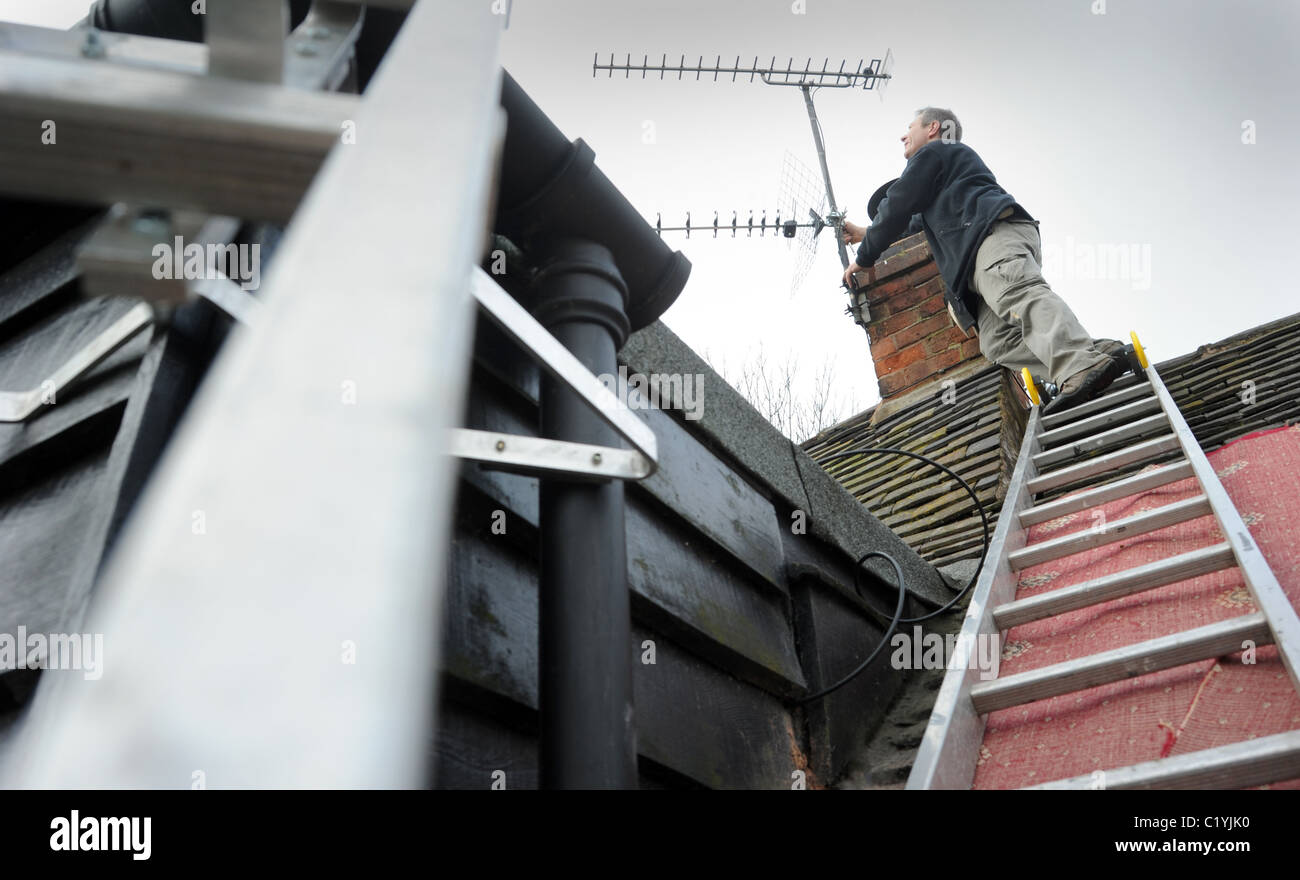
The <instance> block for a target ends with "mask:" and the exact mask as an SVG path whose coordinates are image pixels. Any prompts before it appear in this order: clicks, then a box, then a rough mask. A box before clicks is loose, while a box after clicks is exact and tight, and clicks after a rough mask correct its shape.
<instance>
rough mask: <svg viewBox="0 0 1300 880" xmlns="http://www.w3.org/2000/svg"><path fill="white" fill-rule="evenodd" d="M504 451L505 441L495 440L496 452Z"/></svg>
mask: <svg viewBox="0 0 1300 880" xmlns="http://www.w3.org/2000/svg"><path fill="white" fill-rule="evenodd" d="M505 451H506V441H504V440H498V441H497V452H505Z"/></svg>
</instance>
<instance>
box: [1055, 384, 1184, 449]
mask: <svg viewBox="0 0 1300 880" xmlns="http://www.w3.org/2000/svg"><path fill="white" fill-rule="evenodd" d="M1121 393H1122V392H1121ZM1156 412H1160V401H1159V400H1157V399H1156V397H1155V395H1153V394H1149V395H1147V396H1146V397H1141V398H1138V399H1137V400H1134V401H1132V402H1131V403H1126V404H1124V405H1123V406H1117V407H1115V408H1113V409H1107V410H1103V411H1101V412H1099V413H1096V414H1095V415H1091V416H1088V417H1087V418H1083V419H1079V420H1078V421H1075V422H1070V423H1069V424H1068V425H1064V426H1062V427H1060V428H1056V429H1054V430H1051V431H1044V432H1042V433H1041V434H1039V435H1038V442H1039V444H1040V446H1041V447H1042V448H1043V449H1046V448H1048V447H1049V446H1058V445H1060V444H1061V443H1064V442H1065V441H1067V440H1073V439H1074V438H1075V437H1086V436H1087V435H1089V434H1095V433H1097V432H1098V431H1101V430H1103V429H1105V428H1107V427H1110V426H1113V425H1126V424H1130V423H1131V422H1132V421H1133V420H1134V419H1136V418H1139V417H1140V416H1145V415H1149V414H1151V413H1156Z"/></svg>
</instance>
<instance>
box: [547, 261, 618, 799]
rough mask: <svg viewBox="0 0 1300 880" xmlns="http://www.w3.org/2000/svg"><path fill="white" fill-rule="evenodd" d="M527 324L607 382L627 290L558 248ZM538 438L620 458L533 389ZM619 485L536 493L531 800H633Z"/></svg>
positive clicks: (585, 414) (583, 420)
mask: <svg viewBox="0 0 1300 880" xmlns="http://www.w3.org/2000/svg"><path fill="white" fill-rule="evenodd" d="M531 292H532V301H533V313H534V314H535V315H536V316H537V320H538V321H540V322H541V323H542V325H543V326H545V327H546V328H547V329H548V330H549V331H550V332H551V333H552V334H553V335H554V336H555V338H556V339H558V340H559V341H560V343H561V344H563V345H564V347H565V348H567V349H569V351H571V352H573V354H574V355H575V356H576V357H577V358H578V360H580V361H582V363H583V365H584V366H586V367H587V369H589V370H590V371H591V372H592V373H593V374H595V375H597V376H599V375H601V374H603V373H605V374H610V375H613V374H616V373H617V372H618V362H617V360H616V358H615V354H616V353H617V352H618V350H619V348H621V347H622V345H623V343H624V342H625V341H626V340H627V337H628V333H629V331H630V324H629V322H628V317H627V286H626V285H625V284H624V282H623V278H622V276H621V275H620V274H619V271H618V267H617V266H616V265H614V259H613V257H612V256H611V255H610V252H609V250H608V249H607V248H605V247H603V246H602V245H599V244H595V243H593V242H590V241H585V240H583V239H565V240H562V241H559V242H556V243H555V245H554V246H553V247H550V248H548V254H547V259H546V260H545V262H543V264H542V265H541V267H540V268H539V269H538V270H537V273H536V274H535V276H534V279H533V287H532V291H531ZM540 427H541V434H542V436H544V437H550V438H554V439H556V440H571V441H576V442H581V443H591V444H597V445H602V446H621V445H622V444H621V442H620V439H619V436H618V434H617V433H616V432H615V431H614V430H613V429H612V428H610V427H608V426H607V425H606V424H605V423H604V421H603V420H601V419H600V417H599V416H597V415H596V414H595V413H593V412H592V410H591V408H590V407H589V406H587V405H586V404H585V403H584V402H583V401H582V399H581V398H580V397H578V395H576V394H574V393H573V392H572V391H571V390H569V388H568V387H567V386H565V385H564V384H563V383H560V382H558V381H556V380H554V379H552V378H550V377H549V376H545V375H544V376H543V379H542V384H541V426H540ZM623 492H624V487H623V482H622V481H621V480H601V481H599V482H575V481H571V480H564V479H544V480H542V481H541V533H542V542H541V581H540V595H539V606H540V615H539V618H540V619H539V622H540V633H539V644H540V659H541V665H540V670H539V674H538V678H539V681H538V685H539V695H540V703H541V784H542V787H543V788H635V787H636V743H635V728H634V727H633V725H632V723H631V722H632V656H633V646H632V632H631V608H630V606H629V601H628V589H627V538H626V531H625V529H624V519H623V511H624V508H623Z"/></svg>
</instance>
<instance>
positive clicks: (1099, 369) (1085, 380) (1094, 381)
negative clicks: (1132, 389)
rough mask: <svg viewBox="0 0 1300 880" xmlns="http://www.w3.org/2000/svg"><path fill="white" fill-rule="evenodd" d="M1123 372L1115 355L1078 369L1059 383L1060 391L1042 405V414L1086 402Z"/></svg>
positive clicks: (1121, 364)
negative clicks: (1091, 365)
mask: <svg viewBox="0 0 1300 880" xmlns="http://www.w3.org/2000/svg"><path fill="white" fill-rule="evenodd" d="M1123 373H1124V362H1123V361H1122V360H1120V359H1119V358H1117V357H1111V356H1109V355H1108V356H1107V357H1106V362H1105V363H1101V364H1097V366H1095V367H1089V368H1088V369H1086V370H1080V371H1079V372H1077V373H1075V374H1074V375H1073V376H1071V377H1070V378H1068V379H1066V380H1065V381H1064V382H1062V383H1061V393H1060V394H1058V395H1057V396H1056V397H1055V398H1053V399H1052V401H1051V402H1050V403H1048V404H1047V405H1046V406H1044V407H1043V411H1042V415H1045V416H1049V415H1051V414H1052V413H1056V412H1060V411H1061V410H1066V409H1069V408H1070V407H1072V406H1078V405H1079V404H1081V403H1086V402H1088V401H1089V400H1092V399H1093V398H1094V397H1097V396H1098V395H1100V394H1101V393H1102V392H1103V391H1105V390H1106V388H1107V387H1109V385H1110V383H1112V382H1114V381H1115V380H1116V379H1118V378H1119V377H1120V376H1121V375H1122V374H1123Z"/></svg>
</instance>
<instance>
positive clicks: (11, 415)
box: [0, 303, 153, 422]
mask: <svg viewBox="0 0 1300 880" xmlns="http://www.w3.org/2000/svg"><path fill="white" fill-rule="evenodd" d="M151 323H153V309H152V308H151V307H150V306H149V304H148V303H140V304H139V305H137V306H135V307H134V308H132V309H131V310H130V311H129V312H127V313H126V314H125V315H123V316H122V317H120V318H118V319H117V320H116V321H114V322H113V323H112V324H111V325H110V326H109V327H108V329H106V330H105V331H104V332H103V333H100V334H99V335H98V336H96V337H95V338H94V339H93V340H91V341H90V343H89V344H88V345H86V347H85V348H83V349H81V350H80V351H78V352H77V353H76V354H74V355H73V356H72V357H70V358H68V360H67V361H66V362H65V363H64V364H63V366H61V367H59V368H58V369H57V370H55V371H54V372H53V373H51V374H50V375H49V377H48V378H46V379H44V380H43V381H42V382H41V383H40V384H39V385H37V386H36V387H35V388H33V389H31V390H30V391H0V422H25V421H27V419H29V418H30V417H31V415H32V414H33V413H34V412H36V411H37V410H38V409H40V408H41V405H42V404H44V403H46V402H53V401H54V400H56V399H57V395H58V393H59V392H60V391H62V390H63V389H64V388H66V387H67V386H68V385H70V384H71V383H72V382H74V381H76V380H77V379H79V378H81V377H82V376H84V375H85V374H86V373H88V372H89V371H90V370H91V369H93V368H94V367H95V366H97V365H98V364H100V363H101V362H103V360H104V359H105V358H107V357H108V356H109V355H110V354H112V353H113V352H115V351H117V350H118V349H119V348H121V347H122V346H124V345H126V344H127V343H128V342H129V341H131V339H132V338H134V337H135V335H136V334H137V333H139V332H140V331H141V330H143V329H144V328H146V327H148V326H149V325H150V324H151Z"/></svg>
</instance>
